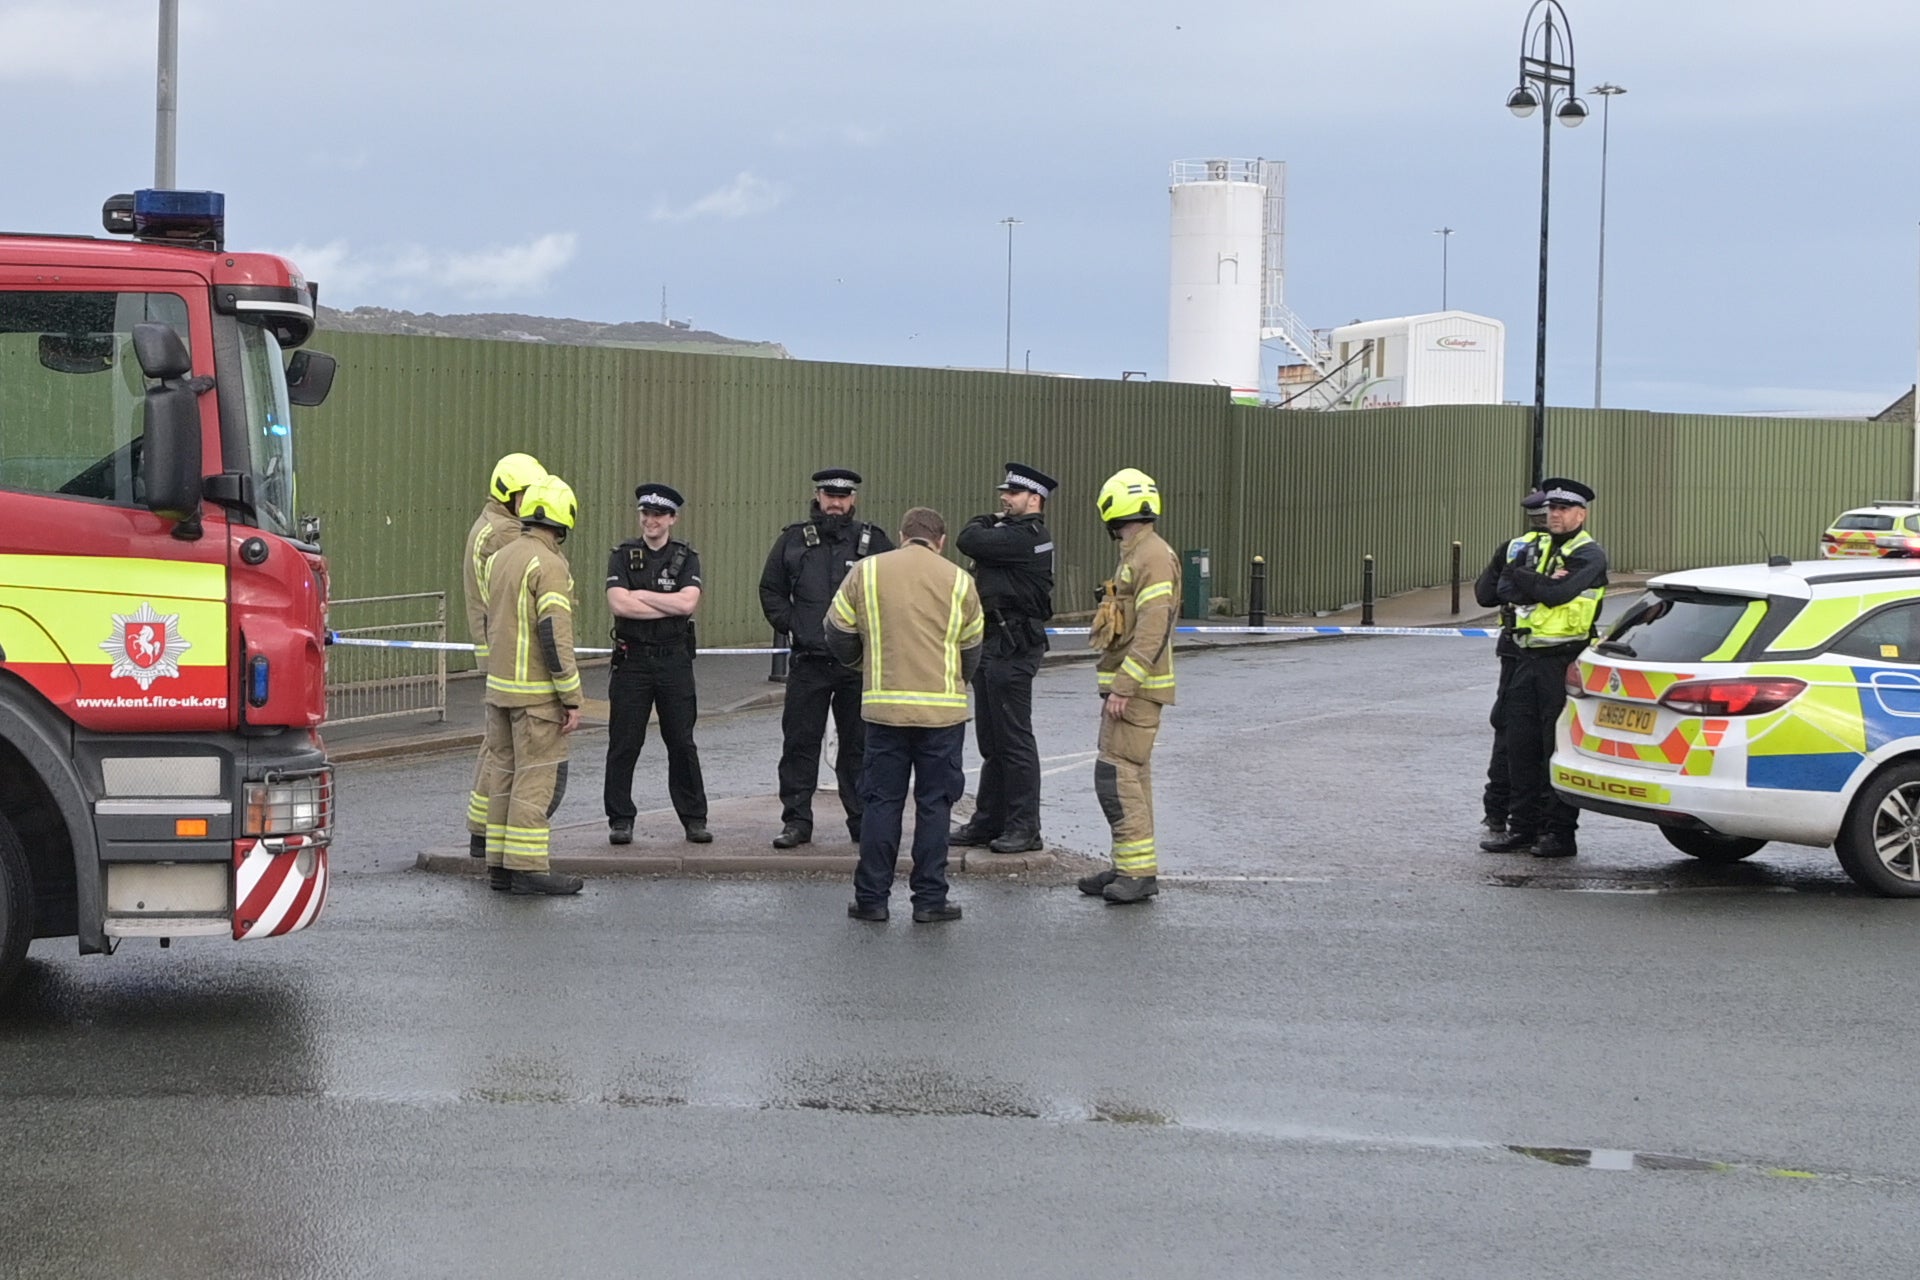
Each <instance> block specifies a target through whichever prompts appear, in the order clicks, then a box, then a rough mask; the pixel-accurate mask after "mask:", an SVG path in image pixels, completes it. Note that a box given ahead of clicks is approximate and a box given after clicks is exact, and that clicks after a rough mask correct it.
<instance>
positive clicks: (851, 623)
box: [833, 591, 860, 631]
mask: <svg viewBox="0 0 1920 1280" xmlns="http://www.w3.org/2000/svg"><path fill="white" fill-rule="evenodd" d="M833 616H834V617H836V618H838V619H840V621H842V622H844V623H846V624H847V629H848V630H849V631H851V630H853V629H855V628H856V627H858V626H859V625H860V617H859V615H858V614H856V613H854V611H853V606H852V605H851V604H848V603H847V593H846V592H845V591H836V592H834V593H833Z"/></svg>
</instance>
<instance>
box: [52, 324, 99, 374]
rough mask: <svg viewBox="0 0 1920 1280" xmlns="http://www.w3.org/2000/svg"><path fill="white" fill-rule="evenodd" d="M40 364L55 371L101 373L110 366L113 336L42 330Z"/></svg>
mask: <svg viewBox="0 0 1920 1280" xmlns="http://www.w3.org/2000/svg"><path fill="white" fill-rule="evenodd" d="M40 363H41V364H42V365H44V366H46V367H47V368H49V369H51V370H53V371H54V372H55V373H105V372H106V371H107V370H108V369H111V368H113V335H112V334H110V333H43V334H41V335H40Z"/></svg>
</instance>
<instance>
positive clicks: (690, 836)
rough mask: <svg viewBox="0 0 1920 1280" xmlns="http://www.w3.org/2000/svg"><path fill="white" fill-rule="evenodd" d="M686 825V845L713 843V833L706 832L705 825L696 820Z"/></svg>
mask: <svg viewBox="0 0 1920 1280" xmlns="http://www.w3.org/2000/svg"><path fill="white" fill-rule="evenodd" d="M686 825H687V843H688V844H712V843H713V832H711V831H709V830H707V824H706V823H705V822H702V821H700V820H699V819H697V818H696V819H695V820H694V821H692V822H689V823H687V824H686Z"/></svg>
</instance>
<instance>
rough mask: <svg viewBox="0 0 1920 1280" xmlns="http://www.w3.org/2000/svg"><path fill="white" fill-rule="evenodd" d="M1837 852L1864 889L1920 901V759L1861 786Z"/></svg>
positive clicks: (1902, 765) (1876, 776)
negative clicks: (1919, 899)
mask: <svg viewBox="0 0 1920 1280" xmlns="http://www.w3.org/2000/svg"><path fill="white" fill-rule="evenodd" d="M1833 851H1834V852H1835V853H1836V854H1838V855H1839V856H1840V866H1841V867H1842V869H1844V870H1845V871H1846V873H1847V874H1848V875H1850V876H1852V877H1853V879H1854V882H1855V883H1856V884H1858V885H1859V886H1860V887H1861V888H1863V889H1866V890H1867V891H1869V892H1871V893H1877V894H1879V895H1880V896H1881V897H1883V898H1920V761H1913V760H1906V761H1902V762H1901V763H1899V764H1896V765H1892V766H1890V767H1889V768H1887V769H1884V770H1882V771H1881V772H1880V773H1879V774H1877V775H1875V776H1874V778H1873V779H1872V780H1871V781H1869V782H1868V783H1867V785H1866V786H1864V787H1862V788H1860V794H1859V795H1857V796H1855V797H1854V798H1853V807H1852V808H1851V809H1849V810H1848V811H1847V820H1846V821H1845V822H1844V823H1842V824H1841V826H1840V838H1839V839H1837V840H1835V841H1834V842H1833Z"/></svg>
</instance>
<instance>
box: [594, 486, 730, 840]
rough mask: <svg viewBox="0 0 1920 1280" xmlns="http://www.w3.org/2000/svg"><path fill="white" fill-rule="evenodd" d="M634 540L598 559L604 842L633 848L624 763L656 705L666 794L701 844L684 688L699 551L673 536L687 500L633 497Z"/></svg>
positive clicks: (691, 703) (702, 814) (650, 490)
mask: <svg viewBox="0 0 1920 1280" xmlns="http://www.w3.org/2000/svg"><path fill="white" fill-rule="evenodd" d="M633 498H634V503H635V504H636V505H637V506H638V507H639V509H640V536H639V537H637V538H629V539H627V541H625V542H623V543H621V544H620V545H619V546H617V547H615V548H614V549H613V554H612V555H611V556H610V557H609V558H608V560H607V608H608V609H609V610H610V611H611V612H612V613H613V678H612V679H611V680H610V681H609V682H608V685H607V702H608V704H609V706H610V707H611V712H610V715H611V719H610V721H609V724H608V726H607V777H606V787H605V796H604V798H605V802H606V807H607V840H608V842H609V843H611V844H631V843H633V817H634V813H635V809H634V804H633V766H634V763H635V761H637V760H639V758H640V749H641V748H642V747H643V746H645V745H646V741H647V717H648V715H649V714H650V713H651V712H652V711H653V710H654V708H656V707H657V708H658V709H659V712H660V738H661V741H663V742H665V743H666V744H667V795H668V797H669V798H670V799H671V800H672V801H673V811H674V812H675V813H676V814H678V815H679V816H680V825H681V826H682V827H684V828H685V829H686V833H687V839H688V840H689V841H691V842H692V843H694V844H708V843H710V842H711V841H712V840H713V836H712V834H711V833H709V832H708V830H707V788H706V783H705V782H704V781H703V780H702V779H701V776H700V750H699V748H697V747H695V746H694V745H693V726H694V722H695V721H697V720H698V719H699V718H700V700H699V698H698V696H697V695H696V694H695V692H694V683H693V651H694V638H693V611H694V610H695V609H696V608H698V607H699V605H700V585H701V584H700V553H699V552H697V551H695V550H694V549H693V548H692V547H691V546H689V545H688V544H687V543H685V542H683V541H681V540H680V539H679V538H676V537H673V536H672V535H673V526H674V524H675V522H677V521H678V520H679V518H680V511H681V508H683V507H684V506H685V505H686V499H685V498H683V497H681V496H680V491H679V490H678V489H675V488H674V487H672V486H671V485H664V484H643V485H641V486H640V487H639V488H637V489H635V490H634V491H633Z"/></svg>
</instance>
